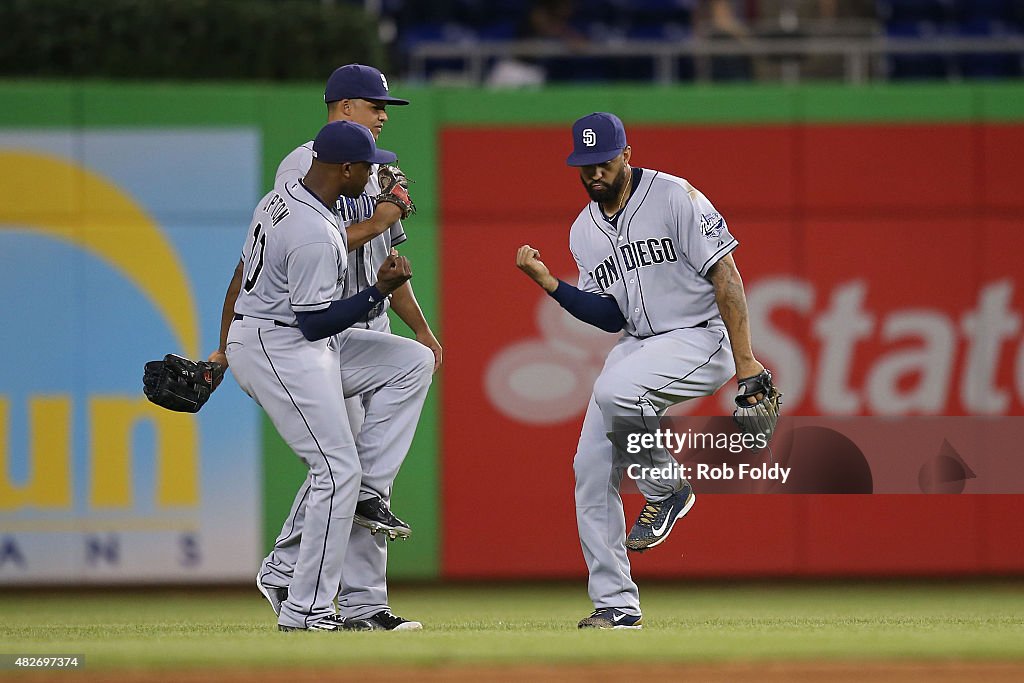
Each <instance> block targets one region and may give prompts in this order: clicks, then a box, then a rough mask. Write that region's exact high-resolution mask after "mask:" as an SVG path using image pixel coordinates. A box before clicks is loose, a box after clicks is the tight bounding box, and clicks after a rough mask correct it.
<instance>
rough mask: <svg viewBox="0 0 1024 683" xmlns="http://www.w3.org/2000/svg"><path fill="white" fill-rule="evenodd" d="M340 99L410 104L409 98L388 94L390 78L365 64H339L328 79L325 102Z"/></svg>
mask: <svg viewBox="0 0 1024 683" xmlns="http://www.w3.org/2000/svg"><path fill="white" fill-rule="evenodd" d="M338 100H380V101H381V102H387V103H388V104H409V100H403V99H399V98H397V97H392V96H391V95H389V94H388V79H386V78H384V74H382V73H381V72H380V71H378V70H377V69H374V68H373V67H372V66H366V65H365V64H346V65H345V66H339V67H338V68H337V69H335V70H334V73H332V74H331V77H330V78H328V79H327V87H326V88H325V89H324V102H337V101H338Z"/></svg>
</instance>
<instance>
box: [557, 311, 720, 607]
mask: <svg viewBox="0 0 1024 683" xmlns="http://www.w3.org/2000/svg"><path fill="white" fill-rule="evenodd" d="M733 374H735V365H734V363H733V356H732V348H731V346H730V345H729V337H728V335H727V334H726V331H725V326H724V324H722V323H721V322H720V321H718V322H715V323H712V324H711V326H709V327H707V328H687V329H681V330H673V331H671V332H666V333H664V334H660V335H657V336H654V337H648V338H646V339H639V338H637V337H632V336H629V335H624V336H623V337H622V339H620V340H619V342H618V343H617V344H616V345H615V347H613V348H612V350H611V351H610V352H609V354H608V358H607V359H606V360H605V364H604V368H603V369H602V370H601V374H600V375H599V376H598V378H597V380H596V381H595V382H594V393H593V395H592V396H591V398H590V404H589V406H588V407H587V414H586V417H584V419H583V428H582V430H581V432H580V441H579V446H578V447H577V451H576V457H575V459H574V461H573V469H574V471H575V474H576V524H577V528H578V529H579V535H580V544H581V545H582V547H583V557H584V559H585V560H586V563H587V569H588V570H589V573H590V580H589V586H588V588H589V593H590V599H591V600H592V601H593V603H594V607H595V608H596V609H601V608H605V607H616V608H619V609H621V610H624V611H626V612H629V613H632V614H637V615H639V614H640V593H639V590H638V588H637V585H636V583H634V582H633V579H632V577H631V576H630V569H629V558H628V557H627V554H626V546H625V540H626V520H625V517H624V513H623V507H622V496H621V494H620V492H619V484H620V483H621V481H622V476H623V473H624V472H625V471H626V468H627V467H628V466H629V465H630V464H631V463H632V462H637V463H639V464H641V465H642V466H644V467H657V468H662V467H665V466H666V465H671V464H672V463H674V462H675V459H674V458H673V457H672V455H671V454H670V453H669V452H667V451H666V450H664V449H653V450H646V451H644V452H643V453H640V454H638V455H637V456H629V455H628V454H626V453H625V452H624V451H623V450H622V449H617V448H616V447H615V446H614V444H613V440H612V437H611V435H612V434H613V433H615V432H616V430H620V431H621V429H622V427H623V419H625V420H626V421H628V422H631V423H632V424H636V423H637V422H642V423H643V424H644V425H646V426H647V428H648V429H649V430H651V431H653V430H656V429H658V421H659V418H660V417H661V416H662V415H664V413H665V411H666V410H667V409H668V408H669V406H671V405H674V404H676V403H680V402H682V401H686V400H688V399H692V398H698V397H701V396H708V395H710V394H713V393H714V392H715V391H717V390H718V388H719V387H721V386H722V385H723V384H725V382H727V381H728V380H729V378H730V377H732V376H733ZM636 483H637V486H638V488H639V489H640V492H641V493H643V494H644V497H645V498H647V500H650V501H659V500H664V499H665V498H667V497H669V496H670V495H672V493H674V492H675V491H677V490H678V489H679V488H680V487H681V486H682V481H681V480H679V479H666V480H652V479H638V480H637V481H636Z"/></svg>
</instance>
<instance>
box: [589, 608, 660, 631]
mask: <svg viewBox="0 0 1024 683" xmlns="http://www.w3.org/2000/svg"><path fill="white" fill-rule="evenodd" d="M643 622H644V618H643V617H642V616H641V615H639V614H627V613H626V612H623V611H622V610H620V609H616V608H614V607H605V608H603V609H596V610H594V611H593V612H591V613H590V616H589V617H587V618H586V619H582V620H581V621H580V623H579V627H580V628H600V629H619V628H625V629H630V630H634V631H638V630H640V629H642V628H643V627H644V623H643Z"/></svg>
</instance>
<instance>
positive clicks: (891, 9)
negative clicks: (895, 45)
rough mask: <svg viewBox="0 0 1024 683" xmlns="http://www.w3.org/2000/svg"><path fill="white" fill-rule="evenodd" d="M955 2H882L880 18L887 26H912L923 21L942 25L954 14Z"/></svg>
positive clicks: (925, 0)
mask: <svg viewBox="0 0 1024 683" xmlns="http://www.w3.org/2000/svg"><path fill="white" fill-rule="evenodd" d="M954 2H955V0H881V1H880V2H878V16H880V17H881V18H882V19H883V20H884V21H885V22H886V24H910V23H917V22H922V21H930V22H935V23H940V22H943V21H946V20H948V19H949V18H950V17H951V16H952V13H953V3H954Z"/></svg>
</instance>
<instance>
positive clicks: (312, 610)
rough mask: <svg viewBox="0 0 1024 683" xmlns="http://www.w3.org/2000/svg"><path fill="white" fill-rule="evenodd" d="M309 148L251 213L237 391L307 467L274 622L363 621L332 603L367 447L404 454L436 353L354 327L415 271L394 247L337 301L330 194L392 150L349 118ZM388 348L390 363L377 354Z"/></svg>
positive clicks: (237, 332) (238, 325)
mask: <svg viewBox="0 0 1024 683" xmlns="http://www.w3.org/2000/svg"><path fill="white" fill-rule="evenodd" d="M312 152H313V156H314V160H313V162H312V164H311V167H310V169H309V172H308V173H306V175H305V176H304V177H303V178H302V179H300V180H297V181H293V182H290V183H288V184H287V185H285V186H284V187H283V188H280V189H279V188H275V189H274V190H272V191H271V192H270V193H269V194H267V195H266V196H265V197H264V198H263V199H262V200H260V203H259V205H258V206H257V208H256V211H255V212H254V214H253V220H252V223H251V224H250V226H249V229H248V232H247V236H246V240H245V244H244V246H243V249H242V263H243V266H244V271H243V276H244V277H243V282H242V286H241V291H240V292H239V294H238V298H237V300H236V301H235V302H234V311H235V313H234V315H233V322H232V323H231V326H230V329H229V332H228V339H227V348H226V355H227V359H228V360H229V361H230V365H231V368H232V370H233V372H234V376H235V378H236V380H237V381H238V384H239V386H241V387H242V389H243V390H244V391H245V392H246V393H247V394H249V395H250V396H251V397H252V398H253V399H254V400H255V401H256V402H257V403H258V404H259V405H260V406H262V407H263V409H264V410H265V411H266V412H267V415H268V416H269V417H270V419H271V421H272V422H273V423H274V426H275V427H276V428H277V431H278V433H280V434H281V436H282V438H284V440H285V441H286V442H287V443H288V445H289V446H290V447H291V448H292V450H293V451H295V453H296V455H298V456H299V457H300V458H301V459H302V460H303V462H304V463H305V464H306V465H307V466H308V467H309V480H308V481H309V486H308V488H307V491H306V494H305V500H304V504H303V512H304V515H303V524H304V529H303V534H302V539H301V542H300V543H299V547H298V549H297V554H296V560H295V565H294V569H293V574H292V576H291V581H290V584H289V586H288V593H287V596H286V597H285V599H284V600H283V601H282V602H281V604H280V613H279V617H278V628H279V629H280V630H282V631H295V630H326V631H339V630H346V629H369V628H371V626H370V625H369V624H368V623H366V622H365V621H360V620H345V619H342V618H340V617H338V616H337V615H336V614H335V608H334V598H335V596H336V594H337V590H338V585H339V584H340V582H341V574H342V566H343V564H344V562H345V556H346V549H347V546H348V544H349V535H350V533H351V530H352V520H353V517H354V515H355V510H356V503H357V500H358V497H359V485H360V480H361V478H362V467H361V465H360V459H359V453H363V454H367V456H368V457H370V458H371V459H374V458H379V457H380V454H381V453H387V452H390V451H401V452H403V453H404V452H405V451H406V450H408V448H409V444H410V443H411V441H412V435H413V432H414V431H415V425H416V422H417V420H418V419H419V414H420V410H421V408H422V406H423V401H424V400H425V398H426V393H427V389H428V388H429V386H430V379H431V369H432V367H433V355H432V354H431V353H430V352H429V350H427V349H426V348H425V347H422V346H420V345H418V344H415V343H413V344H412V345H411V346H405V345H397V346H395V345H392V343H391V340H393V339H395V338H394V337H393V336H391V335H385V334H381V333H378V332H374V331H371V330H362V329H350V328H351V326H352V324H353V323H354V322H355V321H357V320H359V319H361V318H362V317H364V316H365V315H366V314H367V313H368V312H369V311H370V310H371V309H372V308H373V307H374V306H376V305H377V304H379V303H380V301H382V300H383V299H384V297H385V296H387V295H388V294H390V293H391V292H393V291H394V290H395V289H396V288H398V287H400V286H401V285H402V284H403V283H404V282H405V281H407V280H408V279H409V278H410V277H412V272H411V269H410V266H409V262H408V260H407V259H405V257H402V256H399V255H397V253H396V254H392V255H391V256H389V257H388V259H387V260H386V261H385V263H384V264H383V266H382V267H381V269H380V272H379V273H378V281H377V284H376V285H375V286H373V287H368V288H366V289H364V290H363V291H362V292H360V293H359V294H357V295H356V296H353V297H350V298H341V295H342V291H343V283H344V280H345V275H346V272H347V269H348V251H349V249H348V244H347V243H346V241H345V232H344V230H342V229H341V219H340V217H339V216H338V213H337V210H336V209H335V203H336V201H337V198H338V197H339V196H345V197H350V198H355V197H358V196H359V195H360V194H361V193H362V191H363V188H365V187H366V182H367V180H368V179H369V174H370V170H371V166H370V165H371V164H373V163H390V162H392V161H394V160H395V158H396V157H395V155H394V154H393V153H391V152H387V151H386V150H379V149H377V146H376V144H375V141H374V139H373V136H372V135H371V134H370V132H369V130H367V129H366V128H364V127H363V126H360V125H358V124H356V123H352V122H350V121H338V122H333V123H329V124H327V125H326V126H324V128H323V129H321V131H320V132H319V133H318V134H317V136H316V139H315V140H314V142H313V147H312ZM382 346H383V347H385V348H386V349H387V352H388V357H389V359H390V362H389V364H387V365H382V364H379V363H377V362H376V361H375V359H376V358H377V357H378V354H379V353H380V351H381V347H382ZM339 370H340V372H339ZM367 391H372V392H373V395H372V397H371V398H370V400H369V401H368V402H367V404H366V421H365V423H364V425H363V429H362V431H361V432H360V434H359V436H358V437H357V438H355V439H354V438H353V435H352V432H351V429H350V427H349V423H348V418H347V413H346V411H345V405H344V396H345V395H356V394H361V393H365V392H367Z"/></svg>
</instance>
